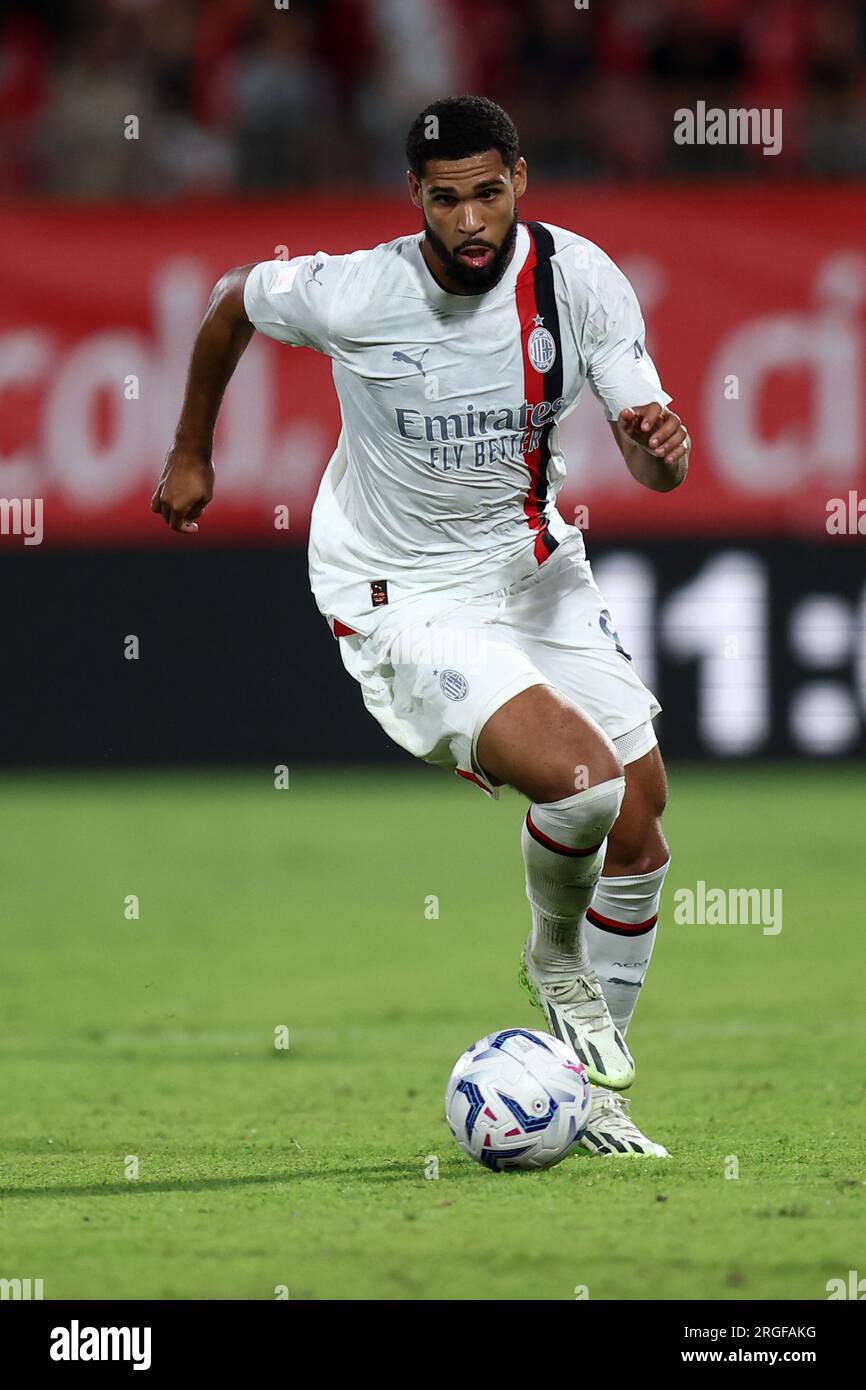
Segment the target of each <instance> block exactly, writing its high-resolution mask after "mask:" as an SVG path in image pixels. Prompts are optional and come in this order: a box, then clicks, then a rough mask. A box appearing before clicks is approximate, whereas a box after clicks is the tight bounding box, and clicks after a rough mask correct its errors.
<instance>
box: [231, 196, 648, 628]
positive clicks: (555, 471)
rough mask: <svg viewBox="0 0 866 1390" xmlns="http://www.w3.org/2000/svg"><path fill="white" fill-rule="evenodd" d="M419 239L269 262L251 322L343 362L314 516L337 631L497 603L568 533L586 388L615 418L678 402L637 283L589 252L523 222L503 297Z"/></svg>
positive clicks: (319, 595) (315, 560)
mask: <svg viewBox="0 0 866 1390" xmlns="http://www.w3.org/2000/svg"><path fill="white" fill-rule="evenodd" d="M422 235H423V234H422V233H418V234H416V235H414V236H406V237H398V238H397V239H396V240H395V241H390V242H386V243H384V244H383V245H381V246H376V247H374V248H373V249H372V250H370V251H355V252H353V253H351V254H350V255H346V256H330V255H328V254H327V253H326V252H324V251H318V252H316V254H315V255H311V256H298V257H296V258H295V259H294V260H291V261H263V262H261V263H260V264H259V265H256V266H255V267H254V268H253V269H252V271H251V272H250V274H249V277H248V279H247V283H246V289H245V292H244V304H245V307H246V312H247V316H248V317H249V320H250V322H251V323H252V324H254V325H255V327H256V328H257V329H259V331H260V332H262V333H266V334H267V335H268V336H269V337H271V338H276V339H277V341H279V342H282V343H289V344H292V345H294V346H304V347H311V348H314V349H315V350H316V351H317V352H323V353H325V354H326V355H327V356H328V357H330V358H331V359H332V362H333V376H334V384H335V386H336V389H337V394H338V396H339V400H340V410H341V413H342V432H341V434H340V438H339V442H338V444H337V448H336V450H335V452H334V454H333V456H332V458H331V460H330V463H329V464H328V467H327V470H326V472H325V474H324V477H323V478H322V482H321V485H320V487H319V492H318V496H317V498H316V503H315V506H314V508H313V514H312V521H311V528H310V579H311V583H312V588H313V592H314V594H315V597H316V602H317V603H318V606H319V608H320V610H321V611H322V613H323V614H324V615H325V616H326V617H327V618H328V620H329V621H330V622H331V625H332V627H333V626H335V624H336V630H337V631H338V632H340V631H344V630H345V629H346V628H351V629H353V630H355V631H357V632H361V633H367V632H370V631H371V630H372V628H373V626H374V625H375V620H376V616H377V610H378V609H379V608H380V607H382V606H384V605H385V604H389V605H390V604H394V603H399V602H401V601H402V600H405V599H407V598H411V597H414V596H417V595H418V594H419V593H422V592H430V591H433V590H440V589H441V590H447V591H448V592H449V593H451V594H455V593H456V594H458V595H461V596H463V595H465V596H466V597H470V596H474V595H481V594H489V593H491V592H493V591H494V590H497V589H500V588H504V587H506V586H507V585H509V584H511V583H513V582H515V581H517V580H520V579H522V578H524V577H525V576H526V575H527V574H529V573H530V572H532V571H533V570H535V569H537V568H538V566H539V565H540V564H543V563H544V561H545V560H546V558H547V556H548V555H549V554H550V553H551V552H552V551H553V550H554V549H556V546H557V545H558V544H559V543H560V541H562V540H563V539H564V537H565V536H566V535H570V534H572V532H573V530H574V528H573V527H571V526H569V525H568V524H567V523H566V522H565V521H564V520H563V519H562V517H561V516H560V515H559V513H558V511H557V510H556V505H555V502H556V494H557V492H558V491H559V489H560V487H561V485H562V482H563V479H564V477H565V460H564V459H563V456H562V453H561V450H560V447H559V429H558V424H559V421H560V420H562V419H563V418H564V417H565V416H566V415H567V414H568V413H569V411H570V410H572V409H573V407H574V404H575V402H576V400H577V396H578V392H579V391H580V389H581V387H582V386H583V384H584V382H585V381H589V384H590V387H591V389H592V390H593V391H594V393H595V394H596V396H598V398H599V399H600V401H601V402H602V404H603V406H604V408H605V411H606V413H607V417H608V419H609V420H615V419H616V418H617V416H618V415H619V412H620V411H621V410H622V409H623V407H624V406H634V405H642V404H645V403H646V402H648V401H659V402H661V403H662V404H666V403H667V402H668V401H669V400H670V399H671V397H670V396H669V395H667V394H666V392H664V391H663V390H662V387H661V383H660V381H659V378H658V373H657V372H656V369H655V366H654V365H653V362H652V359H651V358H650V357H649V355H648V354H647V351H646V346H645V342H644V323H643V318H642V317H641V312H640V307H639V305H638V302H637V299H636V297H635V294H634V291H633V290H632V288H631V285H630V284H629V282H628V280H627V279H626V278H625V276H624V275H623V273H622V271H620V270H619V269H618V267H617V266H616V265H615V264H614V263H613V261H612V260H611V259H610V258H609V257H608V256H606V255H605V254H604V252H603V251H601V250H600V249H599V248H598V247H597V246H595V245H593V243H592V242H590V241H587V240H586V239H585V238H584V237H580V236H577V235H575V234H574V233H573V232H568V231H564V230H563V229H562V228H561V227H554V226H550V225H548V224H547V223H543V222H527V223H521V225H520V226H519V228H518V232H517V241H516V245H515V250H514V255H513V257H512V259H511V263H510V264H509V266H508V269H507V270H506V272H505V275H504V276H503V278H502V279H501V280H500V282H499V284H498V285H496V286H495V287H494V288H493V289H492V290H489V291H487V293H485V294H479V295H458V294H449V293H448V291H447V290H443V289H442V288H441V287H440V286H439V285H438V284H437V282H436V281H435V280H434V278H433V276H432V275H431V273H430V271H429V269H428V268H427V265H426V263H425V261H424V258H423V256H422V254H421V249H420V244H421V240H422Z"/></svg>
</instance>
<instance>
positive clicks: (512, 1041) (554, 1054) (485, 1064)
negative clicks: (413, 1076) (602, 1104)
mask: <svg viewBox="0 0 866 1390" xmlns="http://www.w3.org/2000/svg"><path fill="white" fill-rule="evenodd" d="M590 1094H591V1090H590V1083H589V1078H588V1076H587V1074H586V1067H585V1066H584V1065H583V1063H582V1062H580V1061H578V1059H577V1057H575V1055H574V1053H573V1052H572V1051H571V1049H570V1048H568V1047H566V1045H565V1043H562V1042H560V1041H559V1039H558V1038H552V1037H550V1036H549V1034H547V1033H540V1032H536V1031H535V1030H534V1029H529V1028H504V1029H503V1030H502V1032H501V1033H490V1034H488V1036H487V1037H486V1038H481V1040H480V1041H479V1042H477V1043H476V1044H475V1046H474V1047H470V1048H469V1049H468V1050H467V1051H466V1052H464V1053H463V1056H462V1057H460V1058H459V1059H458V1061H457V1065H456V1066H455V1068H454V1070H453V1072H452V1073H451V1078H450V1080H449V1082H448V1086H447V1088H446V1091H445V1118H446V1120H447V1121H448V1124H449V1126H450V1128H451V1133H452V1134H453V1135H454V1138H455V1139H456V1140H457V1143H458V1144H459V1145H460V1147H461V1149H463V1150H464V1152H465V1153H468V1154H469V1157H470V1158H474V1159H475V1161H476V1162H477V1163H483V1164H484V1166H485V1168H492V1169H494V1171H499V1170H501V1169H503V1168H552V1167H553V1166H554V1164H555V1163H561V1162H562V1160H563V1159H564V1158H567V1157H568V1155H569V1154H570V1153H571V1151H572V1150H573V1148H574V1147H575V1145H576V1144H578V1143H579V1142H580V1139H581V1136H582V1134H583V1131H584V1130H585V1129H586V1125H587V1121H588V1119H589V1105H590Z"/></svg>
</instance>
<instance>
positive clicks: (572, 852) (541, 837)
mask: <svg viewBox="0 0 866 1390" xmlns="http://www.w3.org/2000/svg"><path fill="white" fill-rule="evenodd" d="M526 828H527V830H528V831H529V833H530V835H531V836H532V838H533V840H537V841H538V843H539V844H540V845H544V847H545V849H552V850H553V852H554V854H567V855H568V857H569V858H570V859H585V858H586V857H587V855H589V854H595V852H596V850H599V849H601V847H602V845H603V844H604V840H599V842H598V844H597V845H590V846H589V849H569V847H568V845H560V844H557V842H556V840H551V838H550V836H549V835H545V833H544V831H543V830H539V829H538V826H537V825H533V823H532V816H531V815H530V813H529V811H527V812H526Z"/></svg>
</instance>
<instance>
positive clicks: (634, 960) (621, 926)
mask: <svg viewBox="0 0 866 1390" xmlns="http://www.w3.org/2000/svg"><path fill="white" fill-rule="evenodd" d="M670 862H671V861H670V859H669V860H668V861H667V863H666V864H662V866H661V868H660V869H653V870H652V872H651V873H648V874H628V875H626V876H625V877H624V878H600V879H599V881H598V887H597V889H596V892H595V897H594V898H593V901H592V906H591V907H588V908H587V912H586V917H585V919H584V927H583V931H584V938H583V939H584V942H585V945H586V949H587V951H588V952H589V958H590V960H591V961H592V964H593V968H594V970H595V973H596V974H597V975H598V980H599V984H600V985H601V987H602V990H603V992H604V997H605V1000H606V1001H607V1007H608V1010H609V1012H610V1016H611V1018H612V1019H613V1021H614V1023H615V1024H616V1026H617V1028H618V1029H619V1031H620V1032H621V1033H622V1034H623V1035H624V1034H625V1031H626V1029H627V1028H628V1025H629V1023H630V1022H631V1017H632V1014H633V1013H634V1011H635V1006H636V1005H637V1001H638V996H639V995H640V991H641V986H642V985H643V982H644V978H645V977H646V973H647V970H648V969H649V963H650V957H651V956H652V953H653V947H654V945H655V940H656V923H657V921H658V913H659V900H660V898H661V895H662V885H663V884H664V881H665V874H666V873H667V871H668V868H669V866H670Z"/></svg>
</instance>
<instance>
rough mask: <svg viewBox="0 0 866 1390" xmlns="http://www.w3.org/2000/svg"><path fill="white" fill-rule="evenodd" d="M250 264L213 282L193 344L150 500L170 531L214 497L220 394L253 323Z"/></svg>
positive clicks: (189, 523) (192, 522)
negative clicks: (248, 297) (247, 298)
mask: <svg viewBox="0 0 866 1390" xmlns="http://www.w3.org/2000/svg"><path fill="white" fill-rule="evenodd" d="M251 270H252V266H251V265H243V266H238V268H237V269H236V270H229V271H227V272H226V274H225V275H224V276H223V277H222V279H221V280H219V281H218V282H217V284H216V285H215V286H214V288H213V291H212V293H211V297H210V299H209V301H208V306H207V310H206V312H205V316H204V319H203V320H202V324H201V328H200V329H199V331H198V334H197V336H196V340H195V343H194V345H193V350H192V356H191V358H190V363H189V372H188V374H187V379H186V392H185V394H184V399H183V406H182V408H181V412H180V420H179V421H178V426H177V429H176V431H175V435H174V443H173V444H172V446H171V448H170V449H169V451H168V454H167V455H166V459H165V464H164V466H163V470H162V474H161V476H160V479H159V483H158V484H157V488H156V492H155V493H154V494H153V497H152V498H151V502H150V509H151V511H153V512H159V513H161V514H162V517H163V519H164V520H165V521H166V522H167V523H168V525H169V526H170V527H171V529H172V530H173V531H186V532H194V531H197V530H198V526H197V525H196V520H197V518H198V517H200V516H201V514H202V512H203V511H204V509H205V507H206V506H207V504H208V502H209V501H210V500H211V497H212V496H213V482H214V471H213V463H212V461H211V455H212V452H213V436H214V429H215V427H216V422H217V415H218V414H219V408H220V405H221V403H222V398H223V393H224V391H225V389H226V387H227V385H228V383H229V381H230V380H231V377H232V373H233V372H234V369H235V367H236V366H237V364H238V362H239V361H240V358H241V354H242V353H243V351H244V348H245V347H246V345H247V343H248V342H249V341H250V338H251V337H252V336H253V332H254V331H255V330H254V329H253V325H252V324H251V323H250V321H249V319H248V318H247V315H246V310H245V309H244V285H245V284H246V282H247V276H248V275H249V273H250V271H251Z"/></svg>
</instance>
